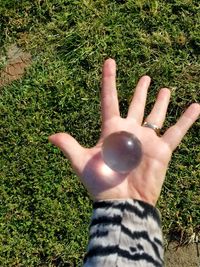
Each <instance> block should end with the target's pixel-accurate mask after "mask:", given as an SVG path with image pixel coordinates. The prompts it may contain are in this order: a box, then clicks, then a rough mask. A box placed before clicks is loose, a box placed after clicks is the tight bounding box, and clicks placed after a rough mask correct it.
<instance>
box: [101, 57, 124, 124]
mask: <svg viewBox="0 0 200 267" xmlns="http://www.w3.org/2000/svg"><path fill="white" fill-rule="evenodd" d="M101 113H102V120H103V123H104V122H105V121H107V120H109V119H110V118H112V117H113V116H120V112H119V103H118V97H117V89H116V63H115V60H114V59H111V58H109V59H107V60H106V61H105V62H104V65H103V73H102V88H101Z"/></svg>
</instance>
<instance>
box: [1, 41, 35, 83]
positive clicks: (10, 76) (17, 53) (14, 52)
mask: <svg viewBox="0 0 200 267" xmlns="http://www.w3.org/2000/svg"><path fill="white" fill-rule="evenodd" d="M6 57H7V62H6V66H5V67H4V68H3V69H2V70H1V71H0V87H3V86H5V85H7V84H9V83H11V82H12V81H14V80H18V79H20V78H21V77H22V76H23V74H24V72H25V69H26V68H27V67H28V66H29V65H30V64H31V55H30V54H29V53H27V52H23V51H22V50H21V49H20V48H19V47H17V46H16V45H15V44H13V45H11V46H10V47H9V48H8V50H7V55H6Z"/></svg>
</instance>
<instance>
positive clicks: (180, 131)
mask: <svg viewBox="0 0 200 267" xmlns="http://www.w3.org/2000/svg"><path fill="white" fill-rule="evenodd" d="M199 115H200V105H199V104H197V103H193V104H192V105H190V106H189V107H188V108H187V109H186V111H185V112H184V113H183V115H182V116H181V117H180V119H179V120H178V121H177V123H176V124H175V125H173V126H172V127H170V128H169V129H168V130H167V131H166V132H165V134H164V135H163V136H162V139H163V140H164V141H165V142H166V143H167V144H168V145H169V146H170V148H171V149H172V151H173V150H175V149H176V147H177V146H178V145H179V143H180V142H181V140H182V139H183V137H184V136H185V134H186V133H187V131H188V130H189V128H190V127H191V126H192V124H193V123H194V122H195V121H196V120H197V119H198V117H199Z"/></svg>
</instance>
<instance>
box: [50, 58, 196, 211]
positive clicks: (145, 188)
mask: <svg viewBox="0 0 200 267" xmlns="http://www.w3.org/2000/svg"><path fill="white" fill-rule="evenodd" d="M150 82H151V79H150V77H149V76H143V77H141V78H140V80H139V81H138V84H137V86H136V88H135V92H134V96H133V99H132V101H131V104H130V106H129V110H128V115H127V117H126V118H122V117H121V116H120V111H119V103H118V97H117V90H116V63H115V61H114V60H113V59H111V58H110V59H107V60H106V61H105V62H104V65H103V71H102V86H101V114H102V126H101V136H100V138H99V141H98V142H97V144H96V145H95V146H94V147H92V148H85V147H83V146H81V145H80V144H79V143H78V142H77V141H76V140H75V139H74V138H73V137H72V136H71V135H70V134H67V133H56V134H53V135H51V136H49V141H50V142H51V143H52V144H54V145H55V146H57V147H58V148H59V149H61V150H62V151H63V153H64V155H65V156H66V157H67V158H68V159H69V160H70V162H71V164H72V167H73V169H74V171H75V172H76V174H77V175H78V176H79V177H80V180H81V181H82V183H83V184H84V186H85V187H86V189H87V190H88V192H89V194H90V196H91V197H92V199H93V200H94V201H96V200H105V199H128V198H132V199H137V200H141V201H144V202H147V203H149V204H151V205H153V206H155V205H156V202H157V200H158V198H159V196H160V192H161V188H162V185H163V182H164V179H165V175H166V171H167V168H168V164H169V162H170V159H171V156H172V153H173V151H174V150H175V149H176V147H177V146H178V145H179V144H180V142H181V140H182V139H183V137H184V135H185V134H186V132H187V131H188V129H189V128H190V127H191V126H192V124H193V123H194V122H195V121H196V120H197V119H198V117H199V115H200V105H199V104H198V103H193V104H191V105H190V106H189V107H188V108H187V109H186V111H185V112H184V113H183V114H182V116H181V117H180V118H179V119H178V121H177V122H176V123H175V124H174V125H173V126H171V127H170V128H169V129H167V130H166V132H165V133H164V134H163V135H162V136H161V137H159V136H157V134H156V133H155V131H154V130H153V129H151V128H147V127H143V126H142V124H143V122H144V121H148V122H149V123H152V124H155V125H157V126H158V127H160V128H162V126H163V123H164V120H165V117H166V112H167V107H168V104H169V100H170V90H169V89H168V88H162V89H160V91H159V93H158V96H157V99H156V102H155V104H154V107H153V109H152V111H151V112H150V114H149V115H148V116H147V118H144V109H145V104H146V98H147V91H148V88H149V86H150ZM116 131H128V132H131V133H134V134H135V135H136V136H137V137H138V138H139V140H140V141H141V143H142V145H143V158H142V161H141V163H140V165H139V166H138V167H137V168H135V169H133V170H132V171H131V172H130V173H127V174H123V175H122V174H119V173H116V172H114V171H112V170H111V169H109V168H108V167H107V166H106V165H105V164H104V162H103V160H102V157H101V146H102V143H103V141H104V139H105V138H106V137H107V136H108V135H109V134H111V133H113V132H116Z"/></svg>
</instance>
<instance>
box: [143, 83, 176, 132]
mask: <svg viewBox="0 0 200 267" xmlns="http://www.w3.org/2000/svg"><path fill="white" fill-rule="evenodd" d="M170 95H171V91H170V90H169V89H168V88H162V89H161V90H160V91H159V93H158V96H157V99H156V102H155V104H154V106H153V109H152V111H151V112H150V114H149V115H148V116H147V118H146V119H145V121H146V122H148V123H152V124H154V125H156V126H157V127H159V128H162V126H163V123H164V121H165V117H166V113H167V107H168V105H169V100H170Z"/></svg>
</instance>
